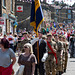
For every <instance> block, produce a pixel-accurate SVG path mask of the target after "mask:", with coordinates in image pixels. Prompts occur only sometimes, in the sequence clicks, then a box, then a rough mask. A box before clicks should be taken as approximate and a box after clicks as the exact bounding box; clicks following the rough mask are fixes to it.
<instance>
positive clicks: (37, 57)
mask: <svg viewBox="0 0 75 75" xmlns="http://www.w3.org/2000/svg"><path fill="white" fill-rule="evenodd" d="M36 35H37V38H38V31H37V33H36ZM37 59H38V63H39V40H38V41H37Z"/></svg>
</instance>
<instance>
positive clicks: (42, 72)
mask: <svg viewBox="0 0 75 75" xmlns="http://www.w3.org/2000/svg"><path fill="white" fill-rule="evenodd" d="M38 36H39V39H38V42H39V61H38V63H37V65H36V67H35V75H38V70H37V69H39V75H45V69H44V62H42V61H41V59H42V57H43V55H44V53H45V52H46V42H45V41H44V40H43V39H42V33H41V32H38ZM33 52H34V54H35V56H36V58H37V60H38V57H37V53H38V50H37V42H35V44H34V45H33Z"/></svg>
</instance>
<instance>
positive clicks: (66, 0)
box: [46, 0, 75, 5]
mask: <svg viewBox="0 0 75 75" xmlns="http://www.w3.org/2000/svg"><path fill="white" fill-rule="evenodd" d="M46 1H47V3H49V4H51V3H52V1H53V0H46ZM55 1H59V2H61V1H62V0H55ZM63 1H64V3H66V4H69V5H73V4H74V3H75V0H63Z"/></svg>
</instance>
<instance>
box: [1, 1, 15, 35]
mask: <svg viewBox="0 0 75 75" xmlns="http://www.w3.org/2000/svg"><path fill="white" fill-rule="evenodd" d="M1 4H2V5H1V7H2V8H1V10H2V11H1V17H4V19H5V20H4V22H5V23H4V25H3V26H2V25H0V26H1V27H2V33H3V34H4V33H5V34H6V33H9V32H12V33H14V26H13V22H14V21H15V20H16V17H15V0H1Z"/></svg>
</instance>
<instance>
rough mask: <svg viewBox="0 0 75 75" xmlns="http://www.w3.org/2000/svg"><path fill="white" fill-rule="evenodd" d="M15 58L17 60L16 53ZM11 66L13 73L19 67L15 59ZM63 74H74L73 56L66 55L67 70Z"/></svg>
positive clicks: (74, 59)
mask: <svg viewBox="0 0 75 75" xmlns="http://www.w3.org/2000/svg"><path fill="white" fill-rule="evenodd" d="M16 59H17V60H18V56H17V55H16ZM13 68H14V70H15V73H16V71H17V70H18V68H19V66H18V64H17V61H16V64H15V65H14V67H13ZM63 75H75V58H70V57H68V65H67V71H66V73H64V74H63Z"/></svg>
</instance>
